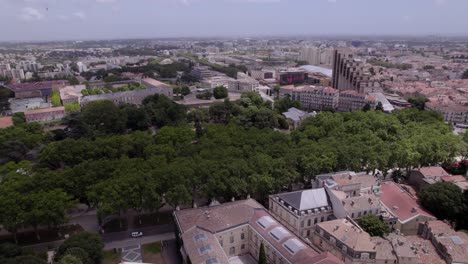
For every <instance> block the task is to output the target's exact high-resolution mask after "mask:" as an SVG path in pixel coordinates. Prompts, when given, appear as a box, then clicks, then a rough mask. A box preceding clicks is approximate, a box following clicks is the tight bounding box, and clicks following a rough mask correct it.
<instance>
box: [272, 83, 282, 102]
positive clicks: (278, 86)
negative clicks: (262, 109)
mask: <svg viewBox="0 0 468 264" xmlns="http://www.w3.org/2000/svg"><path fill="white" fill-rule="evenodd" d="M280 90H281V86H280V85H275V86H274V87H273V92H274V93H275V95H276V99H279V94H280Z"/></svg>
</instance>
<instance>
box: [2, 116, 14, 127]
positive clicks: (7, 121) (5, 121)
mask: <svg viewBox="0 0 468 264" xmlns="http://www.w3.org/2000/svg"><path fill="white" fill-rule="evenodd" d="M13 125H14V124H13V117H11V116H3V117H0V129H2V128H7V127H11V126H13Z"/></svg>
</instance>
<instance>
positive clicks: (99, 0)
mask: <svg viewBox="0 0 468 264" xmlns="http://www.w3.org/2000/svg"><path fill="white" fill-rule="evenodd" d="M467 11H468V0H0V25H2V27H1V30H0V41H36V40H38V41H44V40H45V41H48V40H89V39H128V38H167V37H244V36H249V37H255V36H277V35H278V36H287V35H303V36H308V35H310V36H322V35H333V36H336V35H464V36H466V35H468V15H467Z"/></svg>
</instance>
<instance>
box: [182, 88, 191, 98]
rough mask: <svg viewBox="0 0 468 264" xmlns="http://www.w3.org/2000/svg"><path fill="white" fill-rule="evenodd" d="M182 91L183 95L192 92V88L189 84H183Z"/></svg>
mask: <svg viewBox="0 0 468 264" xmlns="http://www.w3.org/2000/svg"><path fill="white" fill-rule="evenodd" d="M180 93H181V94H182V95H183V96H186V95H189V94H190V93H191V91H190V88H189V87H188V86H187V85H183V86H182V88H181V89H180Z"/></svg>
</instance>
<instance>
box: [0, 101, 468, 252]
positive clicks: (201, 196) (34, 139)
mask: <svg viewBox="0 0 468 264" xmlns="http://www.w3.org/2000/svg"><path fill="white" fill-rule="evenodd" d="M290 106H295V103H294V102H290V101H284V102H281V101H280V102H278V103H277V104H275V107H273V108H272V106H271V104H269V103H265V102H263V100H262V98H261V97H260V95H259V94H258V93H255V92H249V93H244V94H243V95H242V96H241V99H240V100H239V101H235V102H231V101H229V100H225V101H224V102H219V103H215V104H213V105H212V106H211V107H210V108H209V109H185V108H184V107H182V106H180V105H178V104H176V103H174V102H173V101H172V100H170V99H169V98H167V97H165V96H164V95H154V96H150V97H148V98H146V99H145V100H144V101H143V104H142V105H141V106H140V107H137V106H134V105H119V106H116V105H114V104H112V103H111V102H110V101H96V102H92V103H90V104H88V105H86V106H84V107H83V108H82V109H81V111H78V112H74V113H71V114H70V115H69V116H68V117H67V118H66V119H65V120H64V121H63V122H64V123H63V124H64V126H65V127H66V128H64V129H63V130H62V129H60V130H59V131H49V132H46V131H44V130H42V128H41V126H40V125H39V124H19V125H16V126H13V127H10V128H6V129H2V130H0V160H1V161H2V162H3V164H4V165H3V166H1V167H0V207H1V208H3V209H4V213H3V214H1V215H0V224H1V225H2V226H3V227H4V228H5V229H6V230H8V231H9V232H10V233H11V234H12V237H13V236H15V234H16V233H17V232H18V230H19V229H20V228H22V227H31V228H33V229H37V228H50V229H54V228H57V227H59V226H61V225H63V224H66V223H67V214H66V212H67V211H68V210H69V209H71V208H73V207H74V206H75V205H76V204H78V203H82V204H86V205H87V206H88V207H89V208H95V209H97V216H98V219H99V222H100V223H101V224H104V223H105V220H106V218H107V217H110V216H112V217H119V216H125V214H126V213H127V212H128V211H129V210H132V211H134V212H137V213H139V214H142V213H152V214H156V215H157V214H158V212H159V210H160V209H161V208H162V207H163V206H164V205H170V206H172V207H173V208H175V207H177V206H184V207H189V206H191V205H192V204H193V203H196V202H198V201H207V200H208V201H209V200H212V199H216V200H219V201H229V200H231V199H232V198H233V197H234V198H236V199H242V198H245V197H247V196H250V197H252V198H255V199H257V200H258V201H259V202H261V203H265V201H267V197H268V195H270V194H273V193H277V192H280V191H286V190H291V189H292V186H294V185H297V184H300V185H302V186H306V187H307V186H309V185H310V181H311V180H312V179H314V177H315V175H318V174H321V173H328V172H332V171H340V170H353V171H367V172H375V171H377V170H379V171H382V172H383V173H384V177H389V176H388V175H386V172H387V171H388V170H389V169H394V168H399V170H401V171H402V172H407V171H409V170H410V169H411V168H413V167H418V166H428V165H434V164H440V163H443V162H451V161H452V160H453V158H454V157H456V156H458V155H460V154H461V153H462V152H463V151H464V150H465V149H466V144H467V143H466V142H465V141H464V140H463V138H462V137H459V136H455V135H454V134H453V133H452V128H451V127H450V125H447V124H445V123H444V122H443V118H442V117H441V116H440V115H439V114H438V113H435V112H430V111H421V110H419V109H417V108H411V109H405V110H400V111H396V112H394V113H393V114H391V115H389V114H385V113H383V112H382V111H375V110H369V111H366V112H364V111H357V112H350V113H332V112H322V113H319V114H318V115H317V116H316V117H314V118H309V119H306V120H305V121H304V122H303V124H302V125H301V126H300V127H299V128H298V129H297V130H295V131H293V132H291V133H283V132H281V131H278V128H279V127H280V126H281V123H282V122H284V120H282V121H280V120H281V118H282V117H281V116H280V115H279V113H280V112H281V111H283V110H284V109H287V108H288V107H290ZM428 196H429V197H431V196H432V195H428ZM465 196H466V194H465ZM457 199H458V198H457ZM428 201H430V202H429V203H433V199H432V200H431V199H428ZM423 204H424V203H423ZM428 209H429V210H439V209H437V208H434V209H431V207H430V206H429V205H428ZM457 210H459V211H460V210H466V203H465V207H463V205H461V207H460V208H459V209H457ZM5 212H8V213H5ZM442 212H443V217H445V216H447V218H450V219H454V221H457V220H458V218H457V217H460V214H452V213H446V212H445V211H441V213H442ZM457 223H460V226H463V225H464V224H463V223H462V221H458V222H457ZM38 239H40V237H38ZM11 241H12V242H14V239H12V240H11ZM89 257H91V256H89Z"/></svg>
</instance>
